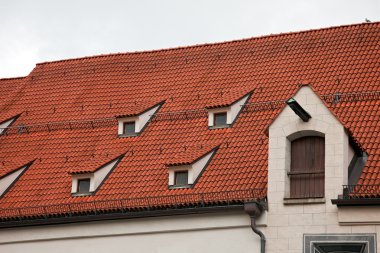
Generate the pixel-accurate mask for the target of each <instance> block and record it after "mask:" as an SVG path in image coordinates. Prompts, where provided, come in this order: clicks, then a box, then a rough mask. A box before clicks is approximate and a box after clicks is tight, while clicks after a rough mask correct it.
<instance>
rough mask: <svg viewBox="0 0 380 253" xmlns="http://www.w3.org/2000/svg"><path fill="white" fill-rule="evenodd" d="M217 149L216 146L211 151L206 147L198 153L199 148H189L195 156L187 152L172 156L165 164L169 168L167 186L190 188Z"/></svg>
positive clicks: (171, 187)
mask: <svg viewBox="0 0 380 253" xmlns="http://www.w3.org/2000/svg"><path fill="white" fill-rule="evenodd" d="M217 149H218V147H216V148H213V149H212V150H211V151H210V149H208V150H205V152H201V154H199V153H200V152H199V150H191V148H190V152H195V153H196V154H197V156H193V157H190V156H189V154H183V156H182V155H181V154H180V155H179V156H177V157H173V161H172V162H170V163H168V164H166V165H167V166H168V169H169V188H170V189H177V188H192V187H193V186H194V185H195V184H196V183H197V181H198V180H199V178H200V177H201V175H202V173H203V171H204V170H205V169H206V167H207V165H208V164H209V163H210V161H211V159H212V157H213V156H214V154H215V153H216V151H217ZM207 151H208V152H207Z"/></svg>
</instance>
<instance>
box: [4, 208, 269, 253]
mask: <svg viewBox="0 0 380 253" xmlns="http://www.w3.org/2000/svg"><path fill="white" fill-rule="evenodd" d="M265 222H266V216H265V214H264V215H263V216H262V218H261V219H260V220H259V221H258V223H259V224H260V226H263V224H265ZM259 250H260V238H259V236H257V235H256V234H254V233H253V232H252V230H251V227H250V219H249V216H248V215H247V214H245V213H244V212H243V211H234V212H231V211H230V212H225V213H223V214H199V215H178V216H170V217H169V216H168V217H158V218H140V219H129V220H128V219H126V220H115V221H102V222H87V223H77V224H66V225H51V226H39V227H26V228H15V229H1V230H0V252H15V253H17V252H25V251H27V252H31V253H32V252H36V253H37V252H38V253H44V252H49V253H50V252H70V253H77V252H78V253H83V252H89V253H90V252H91V253H96V252H139V253H140V252H141V253H144V252H147V253H148V252H149V253H151V252H164V253H170V252H173V253H174V252H175V253H178V252H191V253H195V252H197V253H198V252H205V253H206V252H207V253H209V252H222V253H223V252H226V253H227V252H228V253H230V252H239V253H240V252H242V253H244V252H247V253H248V252H249V253H254V252H259Z"/></svg>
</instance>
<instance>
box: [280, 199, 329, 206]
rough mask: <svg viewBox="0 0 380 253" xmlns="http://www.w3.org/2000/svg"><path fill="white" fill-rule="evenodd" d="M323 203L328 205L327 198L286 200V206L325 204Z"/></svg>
mask: <svg viewBox="0 0 380 253" xmlns="http://www.w3.org/2000/svg"><path fill="white" fill-rule="evenodd" d="M323 203H326V199H325V198H305V199H292V198H284V205H296V204H323Z"/></svg>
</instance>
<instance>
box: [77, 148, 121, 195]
mask: <svg viewBox="0 0 380 253" xmlns="http://www.w3.org/2000/svg"><path fill="white" fill-rule="evenodd" d="M123 157H124V155H122V156H119V157H117V158H116V159H114V160H112V161H110V162H108V163H106V164H104V165H102V166H101V167H99V168H94V169H93V170H91V169H89V168H88V167H87V166H86V167H85V168H77V169H74V170H72V171H70V172H69V173H70V174H71V176H72V185H71V194H72V196H87V195H93V194H95V193H96V192H97V191H98V190H99V188H100V186H101V185H102V184H103V182H104V181H105V180H106V179H107V177H108V176H109V175H110V174H111V172H112V171H113V170H114V169H115V168H116V166H117V164H118V163H119V162H120V161H121V159H122V158H123Z"/></svg>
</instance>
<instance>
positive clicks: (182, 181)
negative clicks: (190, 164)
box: [174, 170, 189, 186]
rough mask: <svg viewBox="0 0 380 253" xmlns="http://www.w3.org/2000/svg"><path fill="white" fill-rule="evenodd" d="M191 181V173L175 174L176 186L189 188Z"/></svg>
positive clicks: (177, 172) (179, 172)
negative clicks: (189, 180) (189, 181)
mask: <svg viewBox="0 0 380 253" xmlns="http://www.w3.org/2000/svg"><path fill="white" fill-rule="evenodd" d="M188 179H189V171H187V170H186V171H176V172H174V186H187V185H188V184H189V183H188Z"/></svg>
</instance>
